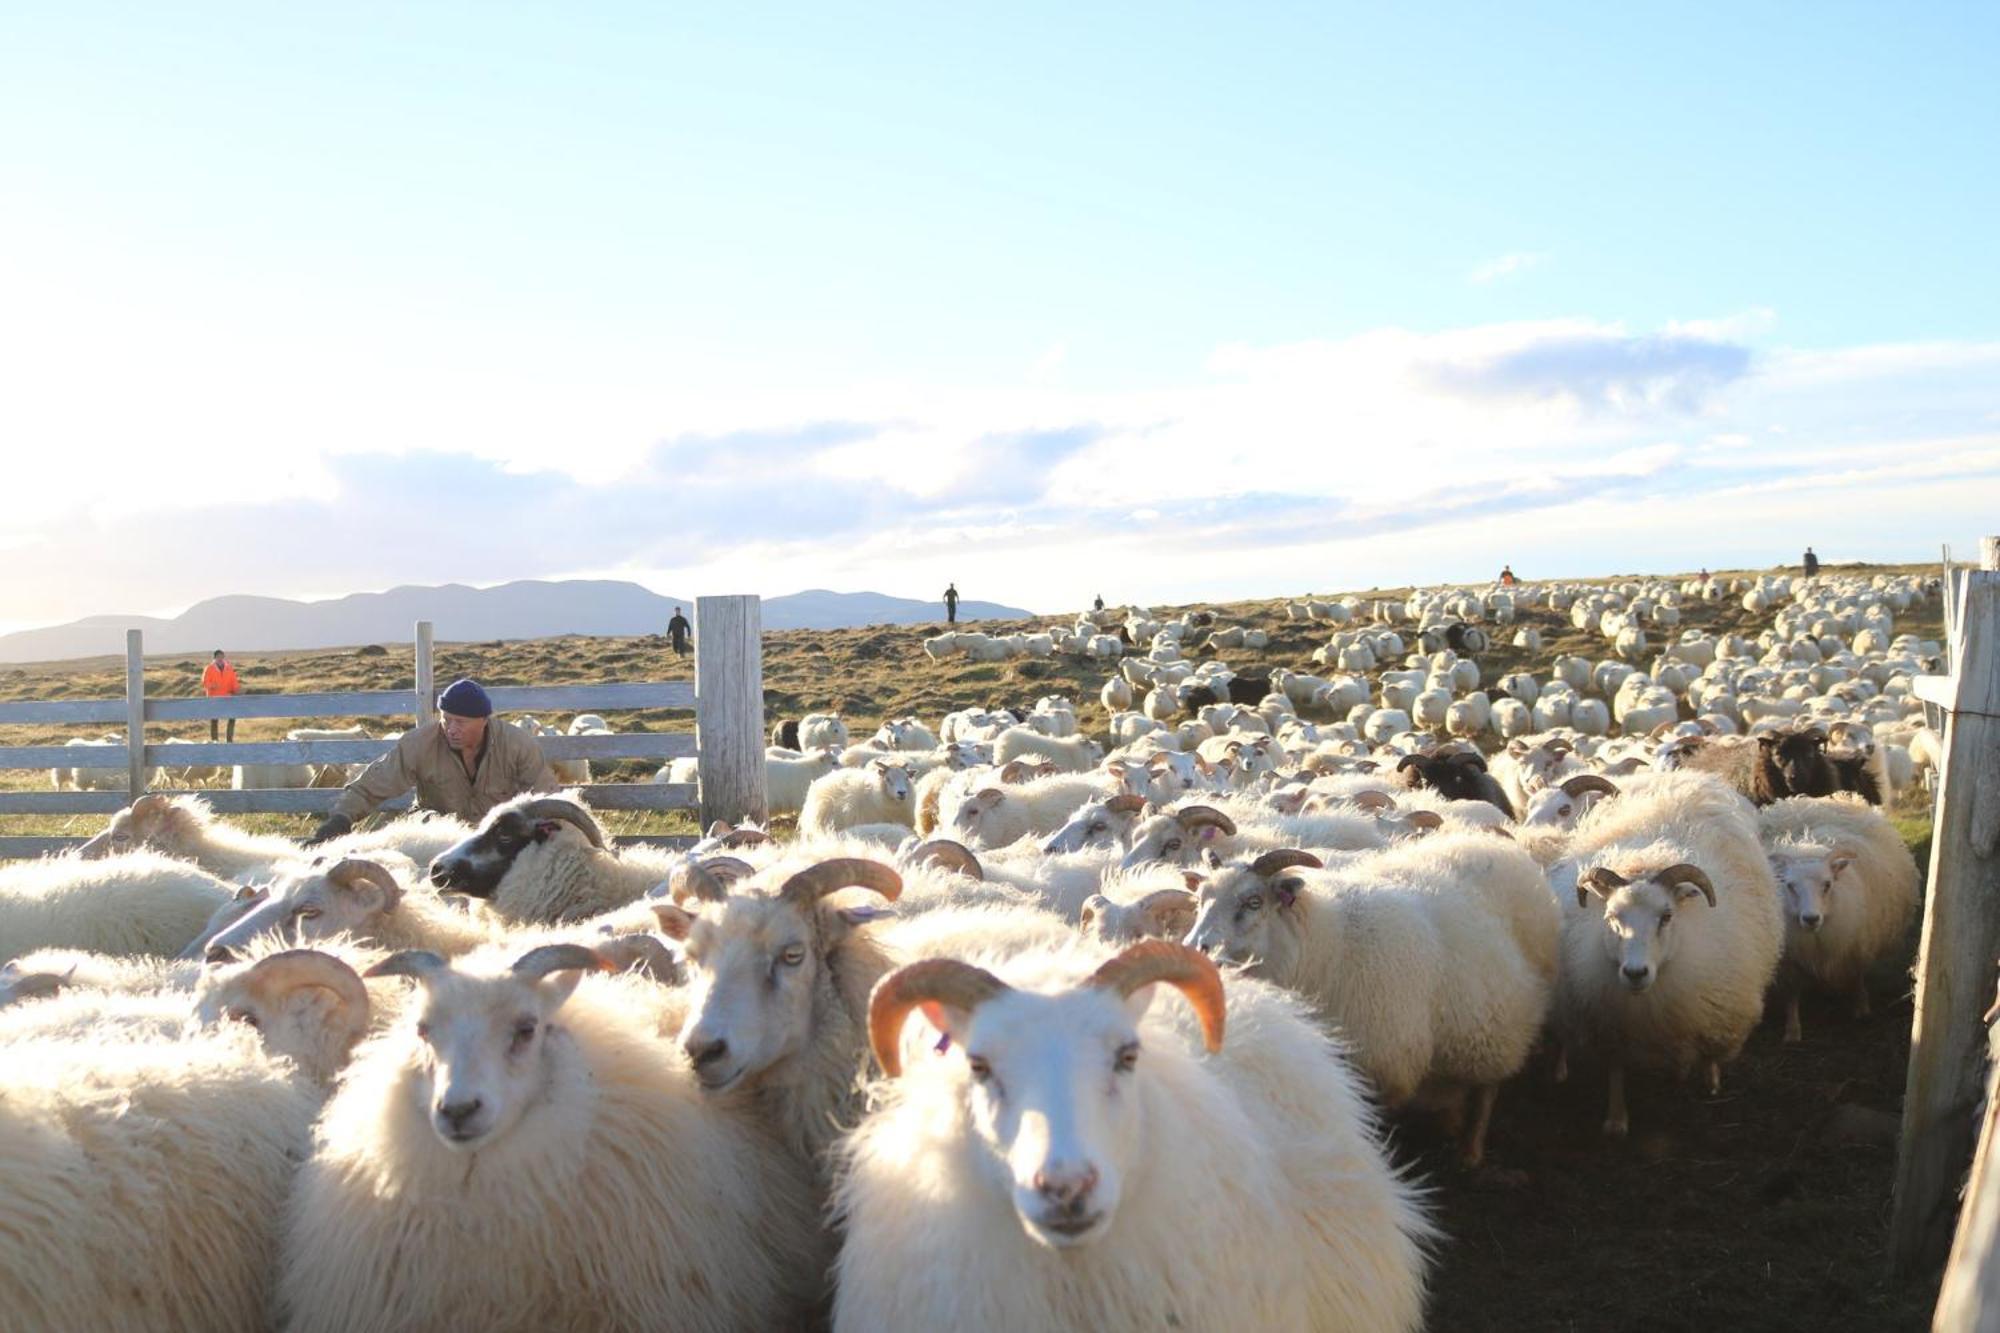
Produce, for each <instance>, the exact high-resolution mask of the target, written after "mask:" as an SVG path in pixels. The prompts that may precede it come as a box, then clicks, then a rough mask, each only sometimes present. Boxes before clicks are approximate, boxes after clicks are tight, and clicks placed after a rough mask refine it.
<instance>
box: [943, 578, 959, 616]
mask: <svg viewBox="0 0 2000 1333" xmlns="http://www.w3.org/2000/svg"><path fill="white" fill-rule="evenodd" d="M944 623H945V624H947V625H956V624H957V623H958V585H957V584H956V583H947V584H946V585H945V589H944Z"/></svg>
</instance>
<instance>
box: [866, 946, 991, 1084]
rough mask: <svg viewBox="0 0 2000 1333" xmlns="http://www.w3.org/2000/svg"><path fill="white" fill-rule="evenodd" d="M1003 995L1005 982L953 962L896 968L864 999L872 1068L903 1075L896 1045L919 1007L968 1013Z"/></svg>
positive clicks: (931, 961) (944, 960)
mask: <svg viewBox="0 0 2000 1333" xmlns="http://www.w3.org/2000/svg"><path fill="white" fill-rule="evenodd" d="M1006 990H1007V983H1006V982H1004V981H1002V980H1000V978H998V977H996V976H994V975H993V974H992V973H991V972H988V971H986V970H985V969H984V968H978V967H974V966H972V964H970V963H961V962H959V961H958V960H957V959H956V958H926V959H925V960H924V961H923V962H921V963H911V964H910V965H909V966H908V967H901V968H897V969H896V970H895V971H894V972H891V973H890V974H889V975H888V976H886V977H884V978H882V980H880V981H878V982H876V983H875V991H874V993H873V994H871V995H870V996H869V997H868V1048H869V1049H870V1050H872V1051H873V1052H874V1053H875V1063H876V1064H878V1065H880V1066H882V1072H883V1073H884V1074H886V1075H888V1076H889V1077H890V1078H895V1077H896V1076H897V1075H899V1074H901V1073H902V1072H903V1053H902V1050H901V1049H900V1047H899V1045H898V1041H899V1039H900V1038H901V1037H902V1035H903V1024H904V1023H905V1022H906V1021H908V1019H909V1017H910V1010H912V1009H914V1008H916V1007H917V1006H918V1005H920V1004H925V1003H936V1004H944V1005H949V1006H951V1007H952V1008H954V1009H964V1010H966V1011H968V1012H969V1011H971V1010H974V1009H977V1008H978V1007H979V1006H980V1005H982V1004H984V1003H986V1001H988V1000H990V999H992V998H993V997H994V996H996V995H999V994H1002V993H1004V992H1005V991H1006Z"/></svg>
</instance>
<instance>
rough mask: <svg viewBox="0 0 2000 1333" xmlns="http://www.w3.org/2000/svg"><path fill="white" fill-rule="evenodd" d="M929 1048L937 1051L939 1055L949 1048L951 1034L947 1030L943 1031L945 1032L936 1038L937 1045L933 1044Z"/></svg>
mask: <svg viewBox="0 0 2000 1333" xmlns="http://www.w3.org/2000/svg"><path fill="white" fill-rule="evenodd" d="M931 1049H932V1050H933V1051H935V1052H937V1053H938V1054H939V1055H943V1054H944V1053H945V1052H946V1051H948V1050H950V1049H951V1034H950V1033H949V1032H947V1033H945V1034H944V1035H943V1036H941V1037H939V1038H938V1041H937V1045H935V1046H933V1047H931Z"/></svg>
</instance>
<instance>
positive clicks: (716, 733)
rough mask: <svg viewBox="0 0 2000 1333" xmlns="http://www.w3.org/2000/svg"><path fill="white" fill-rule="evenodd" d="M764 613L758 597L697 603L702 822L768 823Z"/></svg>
mask: <svg viewBox="0 0 2000 1333" xmlns="http://www.w3.org/2000/svg"><path fill="white" fill-rule="evenodd" d="M763 629H764V611H763V604H762V603H761V602H759V601H758V599H757V598H755V597H697V598H696V599H695V603H694V696H695V697H694V734H695V745H696V747H697V751H696V753H697V759H696V764H697V767H698V769H699V772H700V781H701V824H702V827H703V828H707V827H708V826H709V825H710V824H711V823H713V822H714V821H716V820H718V819H726V820H728V821H729V822H730V823H732V824H740V823H742V822H744V821H745V820H754V821H756V822H757V823H760V824H761V823H763V822H764V819H765V817H766V815H767V813H768V811H769V804H768V801H767V798H766V796H765V791H764V644H763Z"/></svg>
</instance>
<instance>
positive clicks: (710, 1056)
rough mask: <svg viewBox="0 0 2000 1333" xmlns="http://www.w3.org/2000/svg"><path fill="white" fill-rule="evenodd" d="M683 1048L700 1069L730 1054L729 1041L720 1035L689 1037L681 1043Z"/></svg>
mask: <svg viewBox="0 0 2000 1333" xmlns="http://www.w3.org/2000/svg"><path fill="white" fill-rule="evenodd" d="M681 1049H682V1050H684V1051H686V1052H687V1057H688V1059H690V1060H692V1061H693V1062H694V1064H695V1067H696V1068H697V1069H699V1068H700V1067H701V1066H703V1065H708V1064H714V1063H715V1062H716V1061H717V1060H720V1059H721V1058H722V1057H723V1056H725V1055H727V1054H729V1043H728V1042H726V1041H724V1040H723V1039H722V1038H720V1037H713V1038H710V1037H689V1038H688V1039H687V1040H686V1041H684V1042H682V1043H681Z"/></svg>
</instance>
